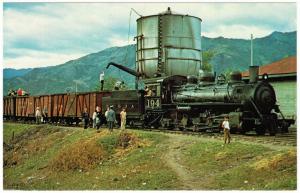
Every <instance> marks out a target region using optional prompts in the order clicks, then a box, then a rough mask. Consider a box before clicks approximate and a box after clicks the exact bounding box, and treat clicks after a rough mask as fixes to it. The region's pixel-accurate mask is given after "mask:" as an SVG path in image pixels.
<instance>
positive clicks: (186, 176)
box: [163, 135, 201, 190]
mask: <svg viewBox="0 0 300 193" xmlns="http://www.w3.org/2000/svg"><path fill="white" fill-rule="evenodd" d="M191 143H192V142H191V141H190V140H187V139H186V138H185V137H183V136H180V135H179V136H177V135H172V137H170V138H169V140H168V141H167V144H168V148H167V151H166V154H165V156H164V157H163V160H164V161H165V163H166V164H167V166H168V167H170V168H171V169H172V170H173V171H174V172H175V173H176V174H177V176H178V179H179V180H181V182H182V184H183V187H182V189H185V190H201V186H200V184H199V183H198V181H199V180H200V179H199V177H196V176H195V175H193V173H192V172H191V171H190V170H189V169H188V168H186V167H185V166H184V165H182V164H181V163H180V162H181V160H180V159H181V149H184V148H185V146H186V145H189V144H191Z"/></svg>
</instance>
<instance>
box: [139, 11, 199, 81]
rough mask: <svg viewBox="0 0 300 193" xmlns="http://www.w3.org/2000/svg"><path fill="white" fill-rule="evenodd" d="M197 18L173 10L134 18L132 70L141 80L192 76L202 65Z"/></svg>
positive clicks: (196, 73) (196, 74)
mask: <svg viewBox="0 0 300 193" xmlns="http://www.w3.org/2000/svg"><path fill="white" fill-rule="evenodd" d="M201 21H202V20H201V19H200V18H198V17H194V16H190V15H182V14H177V13H173V12H172V11H171V9H170V8H168V9H167V11H165V12H163V13H159V14H157V15H149V16H143V17H140V18H139V19H137V36H136V70H137V72H138V73H139V74H141V75H142V77H141V78H142V79H144V80H145V79H151V78H155V77H165V76H171V75H184V76H186V75H195V76H198V72H199V70H200V68H201V65H202V55H201Z"/></svg>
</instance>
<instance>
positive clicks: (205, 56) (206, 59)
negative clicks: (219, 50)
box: [202, 50, 215, 72]
mask: <svg viewBox="0 0 300 193" xmlns="http://www.w3.org/2000/svg"><path fill="white" fill-rule="evenodd" d="M214 56H215V52H214V51H211V50H208V51H205V52H202V60H203V62H202V70H203V71H204V72H211V71H212V64H211V63H210V62H211V60H212V58H213V57H214Z"/></svg>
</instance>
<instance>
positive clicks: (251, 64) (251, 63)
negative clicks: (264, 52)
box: [250, 34, 253, 66]
mask: <svg viewBox="0 0 300 193" xmlns="http://www.w3.org/2000/svg"><path fill="white" fill-rule="evenodd" d="M250 61H251V62H250V66H253V34H251V59H250Z"/></svg>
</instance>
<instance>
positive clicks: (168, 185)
mask: <svg viewBox="0 0 300 193" xmlns="http://www.w3.org/2000/svg"><path fill="white" fill-rule="evenodd" d="M12 131H15V140H11V133H12ZM3 134H4V142H7V143H8V144H9V145H13V149H9V148H4V160H5V161H6V162H7V163H10V164H7V165H5V167H4V170H3V171H4V189H14V190H114V189H117V190H120V189H121V190H156V189H162V190H170V189H171V190H177V189H181V188H182V187H183V182H182V179H180V177H179V176H178V175H177V174H176V173H175V172H174V171H173V170H172V169H170V167H168V165H166V162H165V161H164V160H163V157H164V155H165V153H166V151H169V145H170V144H169V142H172V141H173V138H172V137H174V139H175V138H176V139H179V138H180V139H181V138H183V137H182V136H180V135H165V134H162V133H155V132H146V131H135V130H132V131H127V132H120V131H118V130H115V131H114V132H113V133H109V132H108V131H107V130H105V129H104V131H102V132H100V133H97V132H96V131H95V130H92V129H88V130H83V129H81V128H64V127H57V126H50V125H43V126H36V125H23V124H13V123H4V130H3ZM183 139H184V140H181V141H183V142H184V144H183V145H182V146H180V147H178V148H179V149H178V150H179V151H180V152H181V153H180V159H179V160H178V162H180V164H182V165H183V166H184V167H185V168H187V169H188V170H189V171H190V172H191V175H193V176H195V177H196V178H195V179H198V180H199V182H198V181H197V182H198V183H199V184H200V185H201V187H203V188H202V189H205V190H223V189H225V190H232V189H233V190H253V189H254V190H295V189H296V187H297V186H296V185H297V179H296V166H297V164H296V148H292V147H291V149H288V150H276V149H275V148H272V149H271V148H269V147H265V146H262V145H259V144H257V145H255V144H246V143H241V142H233V143H232V144H230V145H226V146H222V141H218V140H216V139H203V138H198V137H194V136H186V137H185V138H183ZM176 148H177V146H176ZM13 156H15V157H13ZM14 159H16V160H15V161H16V163H12V161H13V160H14Z"/></svg>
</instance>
